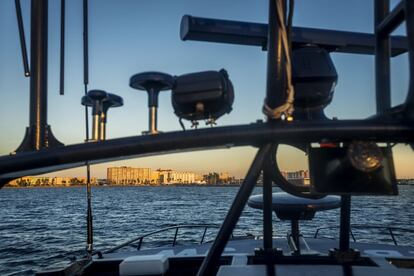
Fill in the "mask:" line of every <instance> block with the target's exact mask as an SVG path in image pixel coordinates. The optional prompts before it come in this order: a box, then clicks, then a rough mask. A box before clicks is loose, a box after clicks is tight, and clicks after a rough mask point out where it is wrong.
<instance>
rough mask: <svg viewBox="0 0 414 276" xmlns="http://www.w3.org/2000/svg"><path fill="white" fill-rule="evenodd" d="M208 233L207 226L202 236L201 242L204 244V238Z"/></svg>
mask: <svg viewBox="0 0 414 276" xmlns="http://www.w3.org/2000/svg"><path fill="white" fill-rule="evenodd" d="M206 233H207V226H206V227H205V228H204V232H203V236H202V237H201V241H200V244H202V243H203V241H204V238H205V236H206Z"/></svg>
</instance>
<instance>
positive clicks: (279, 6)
mask: <svg viewBox="0 0 414 276" xmlns="http://www.w3.org/2000/svg"><path fill="white" fill-rule="evenodd" d="M275 1H276V11H277V19H278V23H279V36H280V38H281V40H282V48H283V52H284V54H285V56H286V62H285V66H286V82H287V83H286V85H287V87H286V94H287V96H286V102H285V103H284V104H282V105H280V106H277V107H275V108H270V107H269V106H268V105H267V103H266V99H265V101H264V104H263V113H264V114H265V115H266V116H268V117H269V118H271V119H280V118H289V117H291V115H292V113H293V111H294V107H293V103H294V100H295V88H294V87H293V84H292V63H291V56H290V47H289V46H290V43H289V39H288V33H287V30H286V24H285V16H284V12H283V11H284V8H283V3H282V0H275ZM289 12H292V11H289Z"/></svg>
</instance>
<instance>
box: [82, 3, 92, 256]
mask: <svg viewBox="0 0 414 276" xmlns="http://www.w3.org/2000/svg"><path fill="white" fill-rule="evenodd" d="M88 83H89V63H88V0H83V85H84V88H85V96H86V95H87V94H88ZM85 130H86V133H85V134H86V142H88V141H89V121H88V107H87V106H86V105H85ZM85 163H86V196H87V214H86V229H87V230H86V231H87V241H86V244H87V245H86V252H87V253H88V256H89V257H92V251H93V224H92V223H93V221H92V203H91V200H92V194H91V166H90V164H89V161H86V162H85Z"/></svg>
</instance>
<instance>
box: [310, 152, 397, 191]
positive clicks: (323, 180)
mask: <svg viewBox="0 0 414 276" xmlns="http://www.w3.org/2000/svg"><path fill="white" fill-rule="evenodd" d="M347 149H348V148H347V147H330V148H323V147H320V148H313V147H311V148H310V149H309V172H310V185H311V187H310V189H311V193H316V194H330V195H332V194H337V195H343V194H348V195H397V194H398V187H397V181H396V177H395V170H394V163H393V160H392V154H391V150H390V148H389V147H380V150H381V151H382V155H383V159H382V161H381V167H380V168H378V169H377V170H375V171H372V172H364V171H361V170H358V169H356V168H354V167H353V166H351V165H350V164H349V163H348V157H347ZM336 161H339V162H337V163H338V166H337V169H336V170H333V171H330V170H329V169H328V168H329V167H331V166H330V165H331V164H332V163H333V162H336Z"/></svg>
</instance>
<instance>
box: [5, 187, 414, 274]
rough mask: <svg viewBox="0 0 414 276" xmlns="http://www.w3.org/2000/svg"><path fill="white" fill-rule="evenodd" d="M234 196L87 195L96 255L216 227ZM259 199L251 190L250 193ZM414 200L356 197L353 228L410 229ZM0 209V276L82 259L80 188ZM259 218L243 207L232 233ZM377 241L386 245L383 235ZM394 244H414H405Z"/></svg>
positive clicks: (412, 190)
mask: <svg viewBox="0 0 414 276" xmlns="http://www.w3.org/2000/svg"><path fill="white" fill-rule="evenodd" d="M237 190H238V188H237V187H102V188H93V191H92V192H93V199H92V200H93V214H94V241H95V249H104V248H108V247H111V246H114V245H117V244H119V243H121V242H123V241H126V240H129V239H131V238H134V237H137V236H138V235H141V234H144V233H147V232H150V231H153V230H157V229H160V228H163V227H168V226H172V225H176V224H220V223H221V221H222V220H223V218H224V217H225V214H226V212H227V210H228V208H229V206H230V204H231V202H232V200H233V198H234V196H235V194H236V192H237ZM260 192H261V189H260V188H257V189H256V190H255V191H254V194H258V193H260ZM413 197H414V187H413V186H411V187H409V186H400V196H398V197H354V198H353V203H352V223H353V224H383V225H391V226H400V227H410V226H411V223H412V221H413V220H414V212H412V210H411V208H412V206H413ZM0 206H1V211H0V219H1V225H0V264H1V265H0V274H1V275H5V274H7V273H10V274H12V273H18V274H29V275H30V274H33V273H34V271H37V270H39V269H40V268H43V267H46V266H49V265H51V264H56V263H58V262H68V261H69V260H70V258H71V257H73V256H78V257H79V256H82V254H83V252H84V251H83V250H84V248H85V239H86V238H85V236H86V222H85V217H86V193H85V189H84V188H36V189H2V190H0ZM261 219H262V217H261V212H260V211H259V210H255V209H251V208H249V207H246V208H245V211H244V212H243V215H242V217H241V219H240V221H239V223H238V225H237V230H236V234H241V233H243V234H245V233H252V234H255V235H260V234H261ZM338 223H339V211H338V210H330V211H326V212H324V213H319V214H317V215H316V217H315V219H314V220H312V221H309V222H304V223H302V225H301V229H302V233H303V234H304V235H305V236H311V235H313V234H314V232H315V230H316V228H318V227H320V226H323V225H327V224H338ZM274 226H275V230H276V235H277V236H280V237H284V236H285V233H286V231H288V229H289V224H288V223H286V222H280V221H279V220H277V219H276V218H275V222H274ZM186 231H187V233H185V232H186ZM336 232H337V231H334V230H326V231H323V232H321V234H323V235H328V236H335V235H336ZM215 233H216V231H215V230H214V229H212V230H210V231H208V233H207V239H211V238H213V237H214V235H215ZM186 234H187V235H186ZM201 235H202V230H200V231H195V230H185V229H184V230H183V232H182V233H181V232H180V233H179V235H178V240H179V241H180V242H183V241H191V240H193V241H194V240H198V238H199V237H200V236H201ZM355 235H356V236H357V238H358V239H366V240H370V239H369V238H370V235H371V233H370V232H361V231H359V232H356V233H355ZM173 236H174V231H172V232H171V233H168V234H165V233H164V234H161V235H158V236H157V237H159V238H166V239H167V242H169V243H171V242H172V239H173ZM411 238H412V236H411ZM380 239H381V240H385V241H386V242H391V240H390V239H389V238H388V236H384V237H381V238H380ZM371 241H372V239H371ZM398 241H399V242H400V241H401V242H403V243H407V244H411V245H412V244H413V243H414V241H413V239H411V240H410V239H409V238H404V237H400V238H399V239H398ZM163 242H166V241H165V240H164V241H163ZM160 244H161V243H160Z"/></svg>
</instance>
